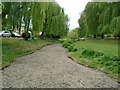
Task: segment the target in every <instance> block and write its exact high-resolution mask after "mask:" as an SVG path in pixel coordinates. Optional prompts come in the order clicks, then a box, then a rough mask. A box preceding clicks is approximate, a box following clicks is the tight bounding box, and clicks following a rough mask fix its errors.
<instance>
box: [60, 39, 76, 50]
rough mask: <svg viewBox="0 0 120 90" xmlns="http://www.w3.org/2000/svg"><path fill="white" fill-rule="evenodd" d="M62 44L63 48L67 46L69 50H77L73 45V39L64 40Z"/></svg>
mask: <svg viewBox="0 0 120 90" xmlns="http://www.w3.org/2000/svg"><path fill="white" fill-rule="evenodd" d="M62 46H63V47H64V48H67V49H68V51H69V52H75V51H77V48H76V47H75V46H74V41H73V40H67V41H64V42H63V44H62Z"/></svg>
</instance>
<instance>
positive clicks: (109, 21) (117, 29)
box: [78, 2, 120, 37]
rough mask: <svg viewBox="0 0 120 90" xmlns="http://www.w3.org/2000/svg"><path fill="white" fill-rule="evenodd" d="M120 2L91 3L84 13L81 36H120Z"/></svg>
mask: <svg viewBox="0 0 120 90" xmlns="http://www.w3.org/2000/svg"><path fill="white" fill-rule="evenodd" d="M119 12H120V2H89V3H88V4H87V5H86V7H85V10H84V11H83V12H82V14H81V16H80V19H79V20H78V23H79V27H80V29H79V36H80V37H85V36H88V35H94V36H96V35H102V36H103V35H104V34H117V35H119V34H120V13H119Z"/></svg>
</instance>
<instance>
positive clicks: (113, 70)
mask: <svg viewBox="0 0 120 90" xmlns="http://www.w3.org/2000/svg"><path fill="white" fill-rule="evenodd" d="M63 47H65V48H67V49H68V51H70V52H72V54H71V55H70V57H71V58H73V59H76V60H77V61H79V62H80V63H82V64H84V65H87V66H90V67H93V68H96V69H98V70H100V71H103V72H106V73H107V74H109V75H110V76H111V77H113V78H116V79H118V81H120V77H119V75H120V71H119V68H120V58H119V56H118V41H117V40H101V39H100V40H94V39H92V40H90V39H89V40H85V41H81V40H80V41H79V40H78V41H77V40H67V41H64V42H63Z"/></svg>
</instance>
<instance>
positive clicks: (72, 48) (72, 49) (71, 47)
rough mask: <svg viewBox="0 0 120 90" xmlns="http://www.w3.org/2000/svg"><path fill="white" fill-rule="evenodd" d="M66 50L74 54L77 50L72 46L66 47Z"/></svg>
mask: <svg viewBox="0 0 120 90" xmlns="http://www.w3.org/2000/svg"><path fill="white" fill-rule="evenodd" d="M67 49H68V51H69V52H75V51H77V48H76V47H74V46H73V45H69V46H68V47H67Z"/></svg>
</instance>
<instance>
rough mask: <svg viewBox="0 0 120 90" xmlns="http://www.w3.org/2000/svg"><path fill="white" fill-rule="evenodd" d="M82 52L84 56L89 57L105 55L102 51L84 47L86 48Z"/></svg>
mask: <svg viewBox="0 0 120 90" xmlns="http://www.w3.org/2000/svg"><path fill="white" fill-rule="evenodd" d="M81 54H82V56H83V57H89V58H95V57H99V56H103V53H101V52H98V51H94V50H90V49H84V48H82V53H81Z"/></svg>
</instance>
